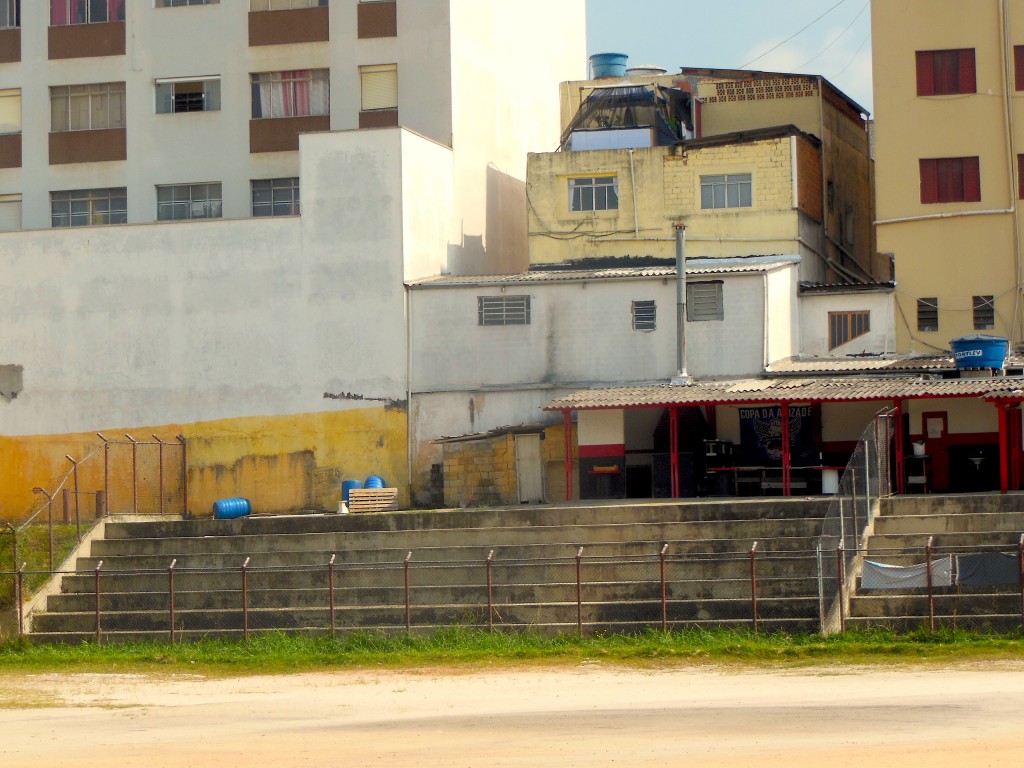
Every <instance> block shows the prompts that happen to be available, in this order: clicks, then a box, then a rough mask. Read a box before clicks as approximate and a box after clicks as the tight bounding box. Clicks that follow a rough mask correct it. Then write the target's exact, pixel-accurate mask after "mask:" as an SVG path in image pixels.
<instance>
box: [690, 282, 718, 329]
mask: <svg viewBox="0 0 1024 768" xmlns="http://www.w3.org/2000/svg"><path fill="white" fill-rule="evenodd" d="M724 319H725V302H724V301H723V298H722V281H721V280H710V281H707V282H700V283H687V284H686V320H687V322H702V321H705V320H724Z"/></svg>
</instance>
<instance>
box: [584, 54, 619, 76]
mask: <svg viewBox="0 0 1024 768" xmlns="http://www.w3.org/2000/svg"><path fill="white" fill-rule="evenodd" d="M628 61H629V56H627V55H626V54H624V53H595V54H594V55H593V56H591V57H590V72H591V75H592V76H593V77H595V78H597V77H622V76H623V75H625V74H626V63H627V62H628Z"/></svg>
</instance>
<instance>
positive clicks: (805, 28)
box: [740, 0, 846, 69]
mask: <svg viewBox="0 0 1024 768" xmlns="http://www.w3.org/2000/svg"><path fill="white" fill-rule="evenodd" d="M845 2H846V0H839V2H838V3H836V4H835V5H833V6H832V7H831V8H829V9H828V10H827V11H825V12H824V13H823V14H821V16H819V17H818V18H816V19H814V21H812V22H810V23H809V24H807V25H806V26H804V27H801V28H800V29H798V30H797V31H796V32H794V33H793V34H792V35H790V36H789V37H787V38H786V39H785V40H783V41H782V42H781V43H779V44H778V45H775V46H773V47H771V48H769V49H768V50H767V51H765V52H764V53H762V54H761V55H760V56H756V57H754V58H753V59H751V60H750V61H748V62H747V63H746V64H743V65H741V66H740V69H746V68H747V67H749V66H750V65H751V64H753V63H754V62H755V61H760V60H761V59H763V58H764V57H765V56H767V55H768V54H769V53H771V52H772V51H774V50H776V49H778V48H781V47H782V46H784V45H785V44H786V43H788V42H789V41H790V40H792V39H793V38H794V37H796V36H797V35H800V34H802V33H803V32H806V31H807V30H808V29H810V28H811V27H813V26H814V25H815V24H817V23H818V22H819V21H821V20H822V19H824V18H825V17H826V16H828V15H829V14H830V13H832V11H834V10H835V9H836V8H838V7H839V6H840V5H842V4H843V3H845Z"/></svg>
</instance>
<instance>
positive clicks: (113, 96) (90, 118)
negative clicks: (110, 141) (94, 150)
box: [50, 83, 125, 133]
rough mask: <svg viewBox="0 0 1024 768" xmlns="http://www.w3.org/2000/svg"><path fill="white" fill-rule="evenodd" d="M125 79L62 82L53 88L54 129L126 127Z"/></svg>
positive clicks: (83, 129)
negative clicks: (75, 83) (101, 81)
mask: <svg viewBox="0 0 1024 768" xmlns="http://www.w3.org/2000/svg"><path fill="white" fill-rule="evenodd" d="M124 100H125V95H124V83H91V84H89V85H59V86H53V87H51V88H50V130H51V131H53V132H54V133H61V132H63V131H96V130H101V129H104V128H124V127H125V113H124Z"/></svg>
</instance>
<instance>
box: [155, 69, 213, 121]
mask: <svg viewBox="0 0 1024 768" xmlns="http://www.w3.org/2000/svg"><path fill="white" fill-rule="evenodd" d="M219 109H220V77H213V76H210V77H203V78H194V77H187V78H167V79H162V80H157V81H156V111H157V112H158V113H159V114H171V113H173V112H214V111H216V110H219Z"/></svg>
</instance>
